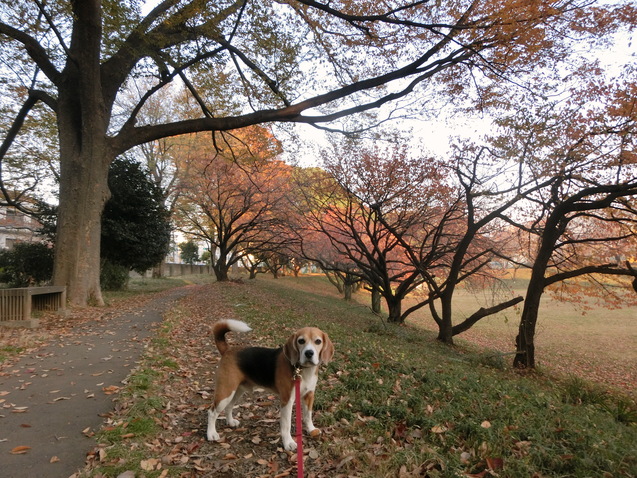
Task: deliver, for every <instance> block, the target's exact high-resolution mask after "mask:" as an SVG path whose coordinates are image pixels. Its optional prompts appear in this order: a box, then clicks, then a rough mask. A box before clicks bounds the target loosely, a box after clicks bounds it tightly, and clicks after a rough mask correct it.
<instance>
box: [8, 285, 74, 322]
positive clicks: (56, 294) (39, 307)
mask: <svg viewBox="0 0 637 478" xmlns="http://www.w3.org/2000/svg"><path fill="white" fill-rule="evenodd" d="M65 308H66V287H64V286H47V287H20V288H17V289H0V326H8V327H37V326H38V325H39V324H40V319H37V318H33V317H31V312H32V311H54V312H60V311H63V310H64V309H65Z"/></svg>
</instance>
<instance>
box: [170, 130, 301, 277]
mask: <svg viewBox="0 0 637 478" xmlns="http://www.w3.org/2000/svg"><path fill="white" fill-rule="evenodd" d="M223 143H225V145H224V148H223V149H219V145H220V144H221V141H218V143H217V145H218V148H217V149H215V148H214V147H213V146H212V144H211V142H210V139H209V137H207V136H202V137H200V138H199V145H200V148H199V149H198V150H196V151H195V152H191V153H190V155H189V156H187V157H186V158H184V161H185V163H186V164H185V165H184V166H182V168H181V171H182V176H181V177H180V195H179V200H178V205H177V208H176V209H177V210H176V216H177V221H178V224H179V227H180V229H181V230H182V231H184V232H186V233H189V234H192V235H195V236H197V237H199V238H200V239H202V240H204V241H205V242H206V243H207V244H209V247H210V253H211V261H212V267H213V270H214V272H215V275H216V277H217V280H219V281H225V280H228V278H229V277H228V272H229V270H230V267H231V266H232V265H233V264H236V263H237V262H239V261H240V260H241V258H242V257H243V256H245V255H246V254H251V253H255V251H267V250H271V249H274V248H276V247H279V246H280V243H281V241H282V240H284V238H285V237H286V236H285V234H284V230H283V228H284V225H285V215H286V213H285V210H286V207H287V199H286V195H287V192H288V189H289V187H290V179H289V177H290V174H291V167H290V166H288V165H286V164H285V163H283V162H282V161H279V160H277V159H276V158H275V156H276V153H277V152H278V143H277V142H276V141H275V140H274V138H273V137H272V136H271V135H270V134H269V133H268V132H267V131H266V130H264V129H263V128H261V127H256V126H255V127H251V128H246V129H245V130H242V131H241V132H239V134H236V135H232V136H230V135H225V138H224V140H223Z"/></svg>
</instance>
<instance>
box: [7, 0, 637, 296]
mask: <svg viewBox="0 0 637 478" xmlns="http://www.w3.org/2000/svg"><path fill="white" fill-rule="evenodd" d="M617 3H618V2H613V8H616V6H617ZM139 5H140V4H139V2H138V1H136V0H126V1H121V0H58V1H53V2H44V1H42V0H16V1H13V2H10V3H6V2H5V3H3V4H2V5H0V42H1V43H2V46H3V48H2V49H1V51H0V61H1V62H2V63H4V64H5V65H8V66H9V67H8V68H3V69H2V75H3V81H2V91H1V93H2V97H3V98H4V100H5V101H6V104H7V105H10V106H9V107H10V108H11V110H12V117H13V120H12V121H10V122H9V123H10V126H9V127H8V128H7V131H6V133H5V135H4V141H3V143H2V145H0V159H3V158H6V157H7V151H8V150H9V148H10V147H11V145H12V144H13V143H14V141H15V140H16V138H17V137H18V136H19V135H20V134H21V133H22V127H23V125H24V124H25V123H24V122H25V119H26V118H27V116H29V115H30V114H32V113H34V112H36V111H38V108H40V107H41V106H42V105H45V107H46V108H48V109H49V110H50V111H51V112H53V114H54V115H55V122H56V127H57V133H58V140H59V158H60V164H59V177H60V193H59V207H60V208H59V222H58V233H57V245H56V257H55V267H54V279H53V280H54V282H55V283H56V284H58V285H67V286H68V298H69V300H70V301H71V302H72V303H74V304H86V303H87V302H88V300H89V298H92V299H93V301H94V302H95V303H98V304H99V303H103V300H102V297H101V291H100V287H99V272H98V271H99V250H100V214H101V212H102V209H103V207H104V204H105V203H106V201H107V200H108V197H109V189H108V182H107V177H108V168H109V165H110V163H111V162H112V161H113V160H114V159H115V157H116V156H118V155H119V154H122V153H124V152H126V151H127V150H129V149H131V148H133V147H134V146H136V145H140V144H143V143H147V142H150V141H154V140H158V139H160V138H164V137H168V136H174V135H179V134H184V133H193V132H200V131H227V130H231V129H236V128H242V127H246V126H249V125H254V124H259V123H266V122H303V123H310V124H320V123H324V122H330V121H337V120H338V119H340V118H344V117H346V116H349V115H351V114H354V113H357V112H364V111H370V110H373V109H376V108H379V107H381V106H383V105H385V104H387V103H388V102H391V101H394V100H397V99H400V98H402V97H405V96H406V95H408V94H410V93H411V92H413V91H414V90H415V89H417V87H418V85H419V84H428V85H429V86H431V87H432V88H433V87H434V86H435V79H436V78H438V79H440V82H441V84H442V86H441V88H440V91H441V93H442V94H444V93H449V94H452V95H454V97H458V96H459V95H460V94H461V93H462V91H470V89H471V88H470V85H478V84H480V83H482V84H485V83H486V82H488V80H489V79H493V78H497V79H498V81H500V80H501V79H502V78H503V77H504V78H506V77H507V76H509V75H511V76H515V75H517V74H524V73H525V72H528V71H530V70H531V68H532V66H533V65H536V64H538V62H541V63H543V64H548V63H550V61H548V56H547V52H548V51H549V50H550V51H551V52H553V53H554V54H555V55H562V56H563V55H565V54H566V53H567V52H566V51H565V50H564V49H558V48H553V47H554V46H555V45H556V44H557V43H561V44H562V45H565V44H564V43H563V42H561V40H562V38H564V37H567V38H568V41H569V42H572V41H573V39H574V38H575V37H576V36H577V35H579V34H580V33H582V32H584V31H586V30H592V29H594V28H595V26H596V25H594V24H595V23H596V22H597V21H599V23H600V24H602V25H604V26H605V27H606V28H608V27H609V26H612V25H613V22H612V21H609V17H608V16H607V15H605V12H604V11H603V9H602V8H598V7H597V6H596V5H592V8H584V7H588V6H591V2H589V1H588V0H558V1H555V2H550V3H549V2H544V1H539V0H537V1H530V2H522V3H520V2H513V1H511V2H507V1H500V0H485V1H476V0H460V1H458V2H451V3H450V2H433V3H431V2H422V1H415V2H414V1H411V0H410V1H407V2H403V1H400V0H389V1H386V2H377V1H365V2H342V3H340V2H339V3H335V2H328V3H320V2H317V1H315V0H291V1H289V2H283V3H281V2H276V1H270V0H250V1H248V0H223V1H205V0H202V1H196V2H191V1H185V0H184V1H182V0H163V1H161V2H159V3H158V4H157V5H156V6H155V7H154V8H153V9H152V10H151V11H150V12H149V13H148V14H146V15H145V16H142V15H141V13H140V9H139ZM628 5H630V2H628ZM619 6H620V7H622V6H623V7H624V9H623V11H625V10H626V8H628V7H626V5H619ZM610 20H612V18H610ZM575 22H576V23H575ZM573 25H576V26H577V29H574V28H572V26H573ZM567 31H571V33H572V34H571V35H567V36H565V35H564V34H565V33H566V32H567ZM326 66H327V70H328V72H327V74H326V72H325V69H326ZM139 77H146V78H152V79H153V83H152V85H153V86H152V87H147V88H146V90H145V92H144V94H143V95H141V98H140V101H139V102H138V103H137V104H136V105H135V106H134V107H133V108H131V109H119V108H116V99H117V97H118V95H119V94H120V92H122V91H123V89H125V87H126V86H127V85H129V84H130V82H132V81H134V79H135V78H139ZM177 78H179V79H180V80H181V82H182V83H183V84H184V85H185V86H186V88H187V89H188V91H189V94H190V97H191V98H192V99H193V101H195V102H196V103H197V105H198V106H199V110H198V117H196V118H192V117H182V118H180V119H179V120H169V121H168V122H165V123H160V124H144V123H140V122H138V117H139V114H140V111H141V110H142V109H143V108H144V107H145V104H146V102H147V101H148V100H149V99H150V98H152V97H153V95H154V94H155V93H156V92H157V91H159V89H160V88H162V87H163V86H165V85H166V84H168V83H170V82H171V81H172V80H174V79H177ZM476 78H484V79H485V81H478V82H475V81H474V80H475V79H476ZM518 80H521V78H518ZM445 85H449V86H445ZM470 96H471V95H467V96H466V98H469V97H470ZM3 192H4V199H5V202H11V203H14V202H15V199H16V198H15V197H14V196H13V195H11V194H10V193H9V191H8V190H7V189H6V188H5V189H3Z"/></svg>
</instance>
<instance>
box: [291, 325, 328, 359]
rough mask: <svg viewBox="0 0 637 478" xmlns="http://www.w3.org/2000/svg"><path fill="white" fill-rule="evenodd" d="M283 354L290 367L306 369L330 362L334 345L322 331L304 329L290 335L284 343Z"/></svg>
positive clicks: (311, 328) (314, 328)
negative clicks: (290, 364)
mask: <svg viewBox="0 0 637 478" xmlns="http://www.w3.org/2000/svg"><path fill="white" fill-rule="evenodd" d="M284 352H285V356H286V357H287V358H288V359H289V360H290V363H292V365H297V364H298V365H300V366H301V367H307V366H313V365H318V364H319V363H328V362H329V361H330V360H332V356H333V355H334V345H333V344H332V341H331V340H330V338H329V337H328V335H327V334H326V333H325V332H323V331H322V330H320V329H317V328H316V327H304V328H302V329H300V330H297V331H296V332H295V333H294V334H292V336H291V337H290V338H289V339H288V341H287V342H286V343H285V347H284Z"/></svg>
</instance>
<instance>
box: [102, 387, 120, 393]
mask: <svg viewBox="0 0 637 478" xmlns="http://www.w3.org/2000/svg"><path fill="white" fill-rule="evenodd" d="M102 391H103V392H104V393H105V394H106V395H113V394H114V393H117V392H119V387H118V386H117V385H110V386H108V387H102Z"/></svg>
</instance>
